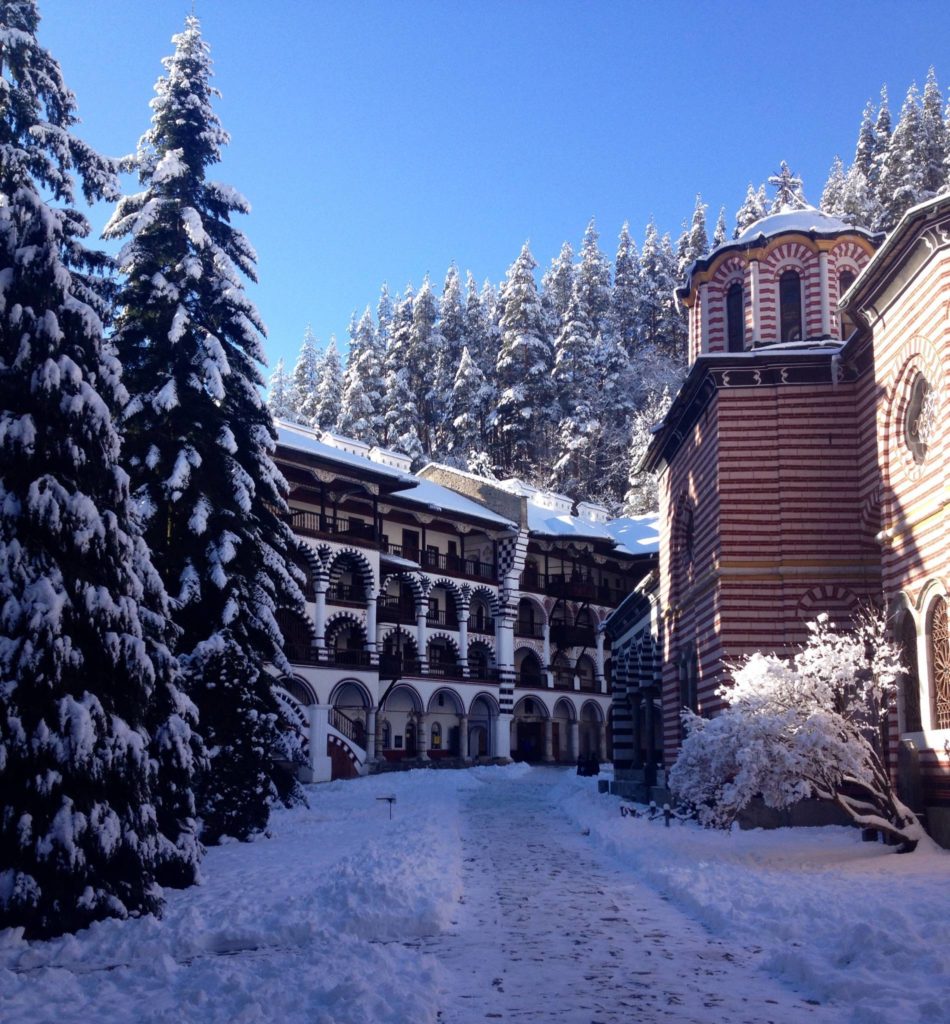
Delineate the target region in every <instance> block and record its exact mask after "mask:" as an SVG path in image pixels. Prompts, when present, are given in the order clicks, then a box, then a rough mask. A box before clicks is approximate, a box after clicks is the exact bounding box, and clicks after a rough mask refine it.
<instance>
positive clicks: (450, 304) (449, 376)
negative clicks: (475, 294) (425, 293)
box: [432, 263, 467, 453]
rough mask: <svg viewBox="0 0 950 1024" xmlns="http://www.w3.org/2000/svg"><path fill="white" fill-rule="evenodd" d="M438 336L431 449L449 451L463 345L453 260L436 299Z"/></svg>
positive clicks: (459, 286) (459, 294)
mask: <svg viewBox="0 0 950 1024" xmlns="http://www.w3.org/2000/svg"><path fill="white" fill-rule="evenodd" d="M439 336H440V338H441V345H440V347H439V350H438V353H437V357H436V362H435V375H434V379H433V381H432V414H433V420H434V438H435V450H436V452H438V453H442V452H446V451H448V450H449V448H448V446H449V442H450V439H451V437H450V435H451V433H452V415H451V410H450V406H451V403H452V392H453V390H454V387H455V375H456V373H457V372H458V368H459V363H460V362H461V359H462V350H463V349H464V348H466V344H467V339H466V337H465V305H464V303H463V301H462V284H461V280H460V279H459V272H458V268H457V267H456V266H455V264H454V263H453V264H452V266H450V267H449V269H448V271H447V273H446V275H445V283H444V284H443V286H442V299H441V300H440V302H439Z"/></svg>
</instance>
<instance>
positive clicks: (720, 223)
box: [712, 206, 726, 249]
mask: <svg viewBox="0 0 950 1024" xmlns="http://www.w3.org/2000/svg"><path fill="white" fill-rule="evenodd" d="M725 240H726V208H725V207H724V206H720V207H719V217H718V218H717V219H716V228H715V230H714V231H713V239H712V247H713V249H718V248H719V246H720V245H722V243H723V242H725Z"/></svg>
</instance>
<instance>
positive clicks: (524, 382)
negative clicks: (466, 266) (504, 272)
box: [493, 242, 552, 475]
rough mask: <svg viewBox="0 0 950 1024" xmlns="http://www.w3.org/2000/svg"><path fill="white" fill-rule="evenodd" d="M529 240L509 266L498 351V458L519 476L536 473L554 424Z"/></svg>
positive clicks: (545, 343)
mask: <svg viewBox="0 0 950 1024" xmlns="http://www.w3.org/2000/svg"><path fill="white" fill-rule="evenodd" d="M536 266H537V263H535V260H534V257H533V256H532V255H531V250H530V248H529V246H528V243H527V242H525V244H524V246H522V249H521V253H520V254H519V256H518V258H517V259H516V260H515V262H514V263H512V265H511V266H510V267H509V268H508V276H507V278H506V280H505V284H504V286H503V288H502V292H501V296H500V299H501V303H502V306H503V308H504V312H503V313H502V316H501V320H500V328H501V341H500V348H499V350H498V363H497V374H498V392H499V393H498V404H497V406H496V407H495V415H494V424H493V425H494V429H495V436H496V443H497V456H498V457H497V461H498V462H499V463H500V464H501V465H503V466H504V467H505V468H506V469H507V470H509V471H513V472H514V473H516V474H521V475H528V474H533V471H534V469H535V467H536V466H538V465H539V463H540V462H541V460H543V458H544V457H545V454H546V452H545V450H544V449H545V447H546V445H545V440H544V436H543V433H542V431H544V430H545V428H546V427H547V425H548V424H549V423H550V410H551V398H552V389H551V363H552V356H551V345H550V342H549V341H548V339H547V336H546V334H545V330H544V318H543V314H542V310H541V300H540V298H539V296H538V290H537V287H536V285H535V280H534V269H535V267H536Z"/></svg>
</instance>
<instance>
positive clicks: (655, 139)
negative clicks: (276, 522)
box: [40, 0, 950, 365]
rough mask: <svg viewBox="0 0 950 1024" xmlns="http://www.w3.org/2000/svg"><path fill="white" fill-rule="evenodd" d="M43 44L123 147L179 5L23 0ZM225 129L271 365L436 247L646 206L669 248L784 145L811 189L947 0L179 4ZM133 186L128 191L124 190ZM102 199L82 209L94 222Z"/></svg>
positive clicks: (431, 255)
mask: <svg viewBox="0 0 950 1024" xmlns="http://www.w3.org/2000/svg"><path fill="white" fill-rule="evenodd" d="M40 10H41V14H42V15H43V23H42V25H41V28H40V38H41V40H42V41H43V42H44V44H45V45H46V46H48V47H49V48H50V50H51V51H52V52H53V54H54V55H55V56H56V57H57V59H58V60H59V61H60V64H61V65H62V67H63V71H64V74H65V77H66V80H67V83H68V84H69V85H70V87H71V88H72V89H73V91H74V92H75V93H76V96H77V99H78V103H79V112H80V116H81V117H82V120H83V125H82V126H81V134H82V135H83V136H84V137H85V138H86V139H87V140H88V141H89V142H91V143H92V144H94V145H95V146H97V147H98V148H99V149H100V150H102V151H103V152H105V153H108V154H111V155H120V154H122V153H126V152H129V151H131V150H132V149H134V147H135V143H136V141H137V139H138V137H139V135H140V134H141V133H142V132H143V131H144V130H145V129H146V128H147V126H148V117H149V108H148V101H149V99H150V98H151V96H152V87H153V85H154V82H155V79H156V77H157V76H158V74H159V73H160V72H161V65H160V60H161V58H162V57H163V56H165V55H166V54H168V53H169V52H171V49H172V47H171V43H170V37H171V35H172V34H173V33H175V32H177V31H179V29H180V28H181V26H182V24H183V22H184V17H185V15H186V14H187V13H188V12H189V11H190V10H191V5H190V3H182V4H180V5H179V4H174V3H168V2H167V0H78V2H77V0H40ZM195 13H196V14H197V15H198V17H199V18H200V19H201V22H202V29H203V32H204V36H205V38H206V39H207V40H208V42H209V43H210V44H211V48H212V56H213V58H214V61H215V70H216V80H215V81H216V85H217V86H218V88H219V89H220V90H221V91H222V93H223V98H222V99H221V101H220V102H219V103H218V106H217V110H218V113H219V115H220V117H221V120H222V122H223V124H224V126H225V128H226V129H227V130H228V131H229V132H230V133H231V136H232V144H231V146H230V147H228V149H227V150H226V152H225V155H224V161H223V163H222V164H221V166H220V167H219V168H217V169H216V170H215V173H214V175H213V176H214V177H215V178H217V179H218V180H221V181H225V182H227V183H229V184H231V185H234V186H235V187H236V188H238V189H240V190H241V191H242V192H244V194H245V195H246V196H247V197H248V199H249V200H250V202H251V205H252V207H253V212H252V213H251V215H250V216H249V217H247V218H244V219H243V223H242V225H241V226H242V227H243V228H244V230H245V231H246V232H247V234H248V235H249V237H250V239H251V241H252V242H253V244H254V245H255V247H256V248H257V251H258V256H259V270H260V278H261V280H260V284H259V285H257V286H255V287H252V288H251V289H250V292H251V295H252V296H253V298H254V300H255V301H256V302H257V304H258V306H259V308H260V310H261V313H262V315H263V317H264V320H265V322H266V323H267V324H268V328H269V337H268V341H267V345H266V347H267V351H268V356H269V361H270V363H271V364H272V365H273V364H274V363H275V362H276V360H277V359H278V358H279V357H280V356H283V357H284V359H285V360H287V361H288V362H291V363H292V362H293V359H294V358H295V356H296V353H297V350H298V349H299V346H300V341H301V337H302V335H303V331H304V328H305V327H306V325H307V323H311V324H312V325H313V329H314V332H315V333H316V334H317V336H318V337H319V338H320V339H321V340H323V341H325V340H326V339H327V338H328V336H329V335H330V334H331V333H336V334H337V336H338V339H339V340H340V341H341V344H342V343H344V342H345V332H346V325H347V323H348V321H349V317H350V314H351V312H352V311H353V310H358V311H361V310H362V309H363V307H365V306H366V305H367V303H369V304H371V305H372V307H373V308H374V309H375V305H376V300H377V297H378V294H379V286H380V284H381V283H382V282H383V281H388V282H389V285H390V290H391V291H393V292H395V291H397V290H401V289H402V288H403V287H404V285H405V284H406V282H407V281H409V280H411V281H412V282H413V283H414V284H415V285H416V286H418V284H419V282H420V281H421V279H422V277H423V275H424V274H425V273H426V272H428V273H429V274H430V275H431V276H432V278H433V281H434V282H436V284H437V286H438V288H439V289H441V283H442V280H443V277H444V274H445V270H446V268H447V267H448V265H449V263H450V261H452V260H455V261H456V262H457V263H458V265H459V267H460V268H461V270H462V271H463V273H464V271H465V270H467V269H471V270H472V272H473V273H474V274H475V275H476V277H477V278H478V279H479V280H482V279H483V278H485V277H490V278H492V279H493V280H495V281H498V280H500V279H501V278H503V276H504V273H505V270H506V268H507V266H508V264H509V263H511V261H512V260H513V259H514V258H515V256H517V254H518V251H519V249H520V247H521V244H522V242H524V240H525V239H530V241H531V246H532V250H533V252H534V254H535V257H536V258H537V260H538V262H539V263H540V264H541V265H542V269H543V268H544V267H546V266H547V265H548V263H549V262H550V260H551V258H552V257H553V256H555V255H556V254H557V251H558V249H559V248H560V245H561V243H562V242H563V241H564V240H565V239H567V240H569V241H571V242H572V244H574V245H575V247H576V246H577V245H578V244H579V242H580V238H581V236H582V234H583V231H584V227H585V225H586V224H587V222H588V220H589V219H590V218H591V217H595V218H596V221H597V226H598V229H599V231H600V233H601V244H602V247H603V248H604V249H605V251H607V252H608V253H609V254H611V256H612V254H613V252H614V250H615V248H616V237H617V233H618V232H619V229H620V226H621V224H622V223H623V222H624V221H625V220H629V221H630V225H631V230H632V232H633V234H634V237H635V238H636V239H637V241H638V242H639V241H640V240H641V239H642V237H643V228H644V225H645V224H646V221H647V220H648V218H649V217H650V216H651V215H652V216H654V217H655V218H656V221H657V224H658V226H659V228H660V230H661V231H670V232H671V233H672V234H673V235H674V238H675V236H676V234H677V233H678V232H679V230H680V225H681V222H682V221H683V219H684V218H688V217H689V216H690V215H691V213H692V208H693V203H694V199H695V195H696V193H697V192H701V193H702V195H703V199H704V201H705V202H707V203H708V204H709V211H708V217H709V222H710V231H711V229H712V224H713V222H714V221H715V217H716V215H717V212H718V209H719V206H720V205H723V204H724V205H725V206H726V212H727V218H728V224H729V228H730V230H731V228H732V224H733V216H734V213H735V210H736V209H737V208H738V206H739V204H740V202H741V201H742V198H743V196H744V194H745V189H746V185H747V184H748V182H749V181H754V182H755V183H756V184H758V183H759V182H760V181H762V180H764V178H765V177H766V176H767V175H768V174H770V173H772V172H773V171H774V170H775V169H776V168H777V166H778V163H779V161H780V160H782V159H785V160H787V161H788V162H789V163H790V164H791V166H792V168H793V170H795V171H797V172H798V173H799V174H801V176H802V177H803V178H804V181H805V191H806V195H807V196H808V198H809V199H810V200H811V201H812V202H815V203H817V202H818V199H819V197H820V194H821V188H822V185H823V183H824V180H825V178H826V176H827V172H828V168H829V166H830V164H831V160H832V158H833V157H834V155H835V153H837V152H840V153H841V156H842V158H844V159H845V160H846V162H847V161H849V160H850V158H851V156H852V151H853V146H854V137H855V134H856V132H857V127H858V122H859V118H860V115H861V111H862V109H863V107H864V104H865V102H866V101H867V100H868V99H870V98H873V99H875V100H876V98H877V95H878V92H879V90H880V87H881V85H882V83H885V82H886V83H887V85H888V87H889V90H890V93H891V109H892V111H893V113H894V114H895V116H896V114H897V112H898V111H899V108H900V104H901V102H902V101H903V97H904V93H905V91H906V89H907V86H908V85H909V84H910V82H911V80H913V79H916V80H917V81H918V83H920V84H922V83H923V79H924V77H925V75H926V73H927V68H928V67H929V65H931V64H934V65H935V66H936V69H937V74H938V78H939V80H940V83H941V86H943V88H944V90H945V92H946V89H947V86H948V85H950V58H947V57H946V55H947V47H946V41H947V39H948V38H950V4H948V3H946V2H945V0H944V2H941V3H931V2H905V3H882V2H876V0H864V2H860V3H858V2H849V0H830V2H829V0H824V2H811V0H802V2H798V3H795V4H789V3H778V2H763V0H759V2H749V0H730V2H728V3H725V2H706V3H700V2H698V0H697V2H695V3H685V2H664V3H659V2H633V0H630V2H600V3H580V2H566V0H547V2H540V0H521V2H515V0H510V2H508V3H502V2H496V0H470V2H468V3H464V4H463V3H446V2H428V0H427V2H411V3H410V2H397V0H389V2H384V3H380V2H349V0H339V2H335V3H330V2H324V0H270V2H269V3H268V4H267V5H264V4H261V3H260V0H196V3H195ZM130 187H131V183H130ZM107 215H108V211H99V210H97V211H93V214H92V220H93V223H94V227H95V229H96V230H97V231H98V230H101V227H102V225H103V224H104V222H105V219H106V217H107Z"/></svg>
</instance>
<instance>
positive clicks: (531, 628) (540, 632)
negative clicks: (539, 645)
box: [515, 619, 544, 640]
mask: <svg viewBox="0 0 950 1024" xmlns="http://www.w3.org/2000/svg"><path fill="white" fill-rule="evenodd" d="M515 636H527V637H533V638H534V639H535V640H541V639H542V638H543V637H544V626H542V625H541V623H540V622H534V621H533V620H531V619H517V620H516V621H515Z"/></svg>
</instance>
